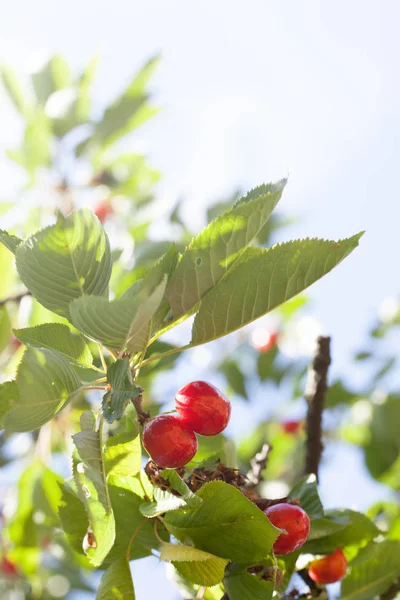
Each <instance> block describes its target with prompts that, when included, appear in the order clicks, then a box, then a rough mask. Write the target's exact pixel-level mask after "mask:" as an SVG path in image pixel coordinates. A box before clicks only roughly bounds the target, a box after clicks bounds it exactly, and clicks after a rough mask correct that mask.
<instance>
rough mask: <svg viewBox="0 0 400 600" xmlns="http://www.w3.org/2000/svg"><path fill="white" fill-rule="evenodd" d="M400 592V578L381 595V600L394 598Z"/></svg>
mask: <svg viewBox="0 0 400 600" xmlns="http://www.w3.org/2000/svg"><path fill="white" fill-rule="evenodd" d="M399 592H400V580H399V581H397V582H396V583H394V584H393V585H392V586H391V587H390V588H389V589H388V591H387V592H385V593H384V594H382V596H379V598H380V600H393V599H394V598H396V597H397V594H398V593H399Z"/></svg>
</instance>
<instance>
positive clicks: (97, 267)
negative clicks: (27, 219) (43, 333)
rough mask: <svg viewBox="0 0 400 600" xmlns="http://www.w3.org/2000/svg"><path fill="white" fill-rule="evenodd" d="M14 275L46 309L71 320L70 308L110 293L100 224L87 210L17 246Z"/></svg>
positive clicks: (108, 255) (106, 245)
mask: <svg viewBox="0 0 400 600" xmlns="http://www.w3.org/2000/svg"><path fill="white" fill-rule="evenodd" d="M16 263H17V269H18V273H19V275H20V277H21V279H22V281H23V282H24V283H25V285H26V286H27V288H28V289H29V290H30V291H31V292H32V295H33V296H35V298H37V300H38V301H39V302H40V303H41V304H43V306H45V307H46V308H48V309H50V310H52V311H53V312H55V313H56V314H58V315H61V316H63V317H68V316H69V305H70V302H71V301H72V300H74V299H76V298H79V297H81V296H86V295H89V294H92V295H95V296H97V295H98V296H103V295H106V294H107V293H108V282H109V280H110V276H111V252H110V245H109V241H108V238H107V236H106V233H105V231H104V229H103V228H102V226H101V224H100V222H99V220H98V219H97V218H96V217H95V216H94V215H93V214H92V213H91V212H90V211H89V210H87V209H83V210H80V211H77V212H73V213H71V214H70V215H68V216H67V217H64V216H62V215H59V217H58V220H57V223H56V224H55V225H51V226H50V227H46V228H45V229H42V230H41V231H39V232H38V233H36V234H34V235H33V236H31V237H30V238H28V239H27V240H26V241H25V242H23V243H22V244H20V245H19V246H18V249H17V252H16Z"/></svg>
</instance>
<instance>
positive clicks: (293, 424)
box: [282, 421, 301, 435]
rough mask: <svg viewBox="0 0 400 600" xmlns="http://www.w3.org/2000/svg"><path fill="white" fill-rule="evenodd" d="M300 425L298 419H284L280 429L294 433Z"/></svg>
mask: <svg viewBox="0 0 400 600" xmlns="http://www.w3.org/2000/svg"><path fill="white" fill-rule="evenodd" d="M300 427H301V422H300V421H285V422H284V423H282V429H283V431H284V432H285V433H289V434H291V435H296V433H298V431H299V429H300Z"/></svg>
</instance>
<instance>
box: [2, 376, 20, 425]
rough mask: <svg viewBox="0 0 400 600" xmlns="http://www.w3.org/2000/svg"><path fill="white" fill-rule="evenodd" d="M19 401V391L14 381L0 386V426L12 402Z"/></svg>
mask: <svg viewBox="0 0 400 600" xmlns="http://www.w3.org/2000/svg"><path fill="white" fill-rule="evenodd" d="M18 400H19V389H18V385H17V382H16V381H5V382H4V383H1V384H0V425H1V428H2V427H3V424H2V419H3V417H4V415H5V414H7V413H8V411H9V410H10V408H11V406H12V405H13V404H14V402H16V401H18Z"/></svg>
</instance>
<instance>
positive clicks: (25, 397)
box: [3, 348, 81, 431]
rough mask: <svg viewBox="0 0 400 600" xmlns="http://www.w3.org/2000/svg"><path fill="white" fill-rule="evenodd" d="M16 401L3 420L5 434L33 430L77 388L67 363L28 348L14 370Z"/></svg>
mask: <svg viewBox="0 0 400 600" xmlns="http://www.w3.org/2000/svg"><path fill="white" fill-rule="evenodd" d="M16 383H17V386H18V389H19V398H18V399H15V402H14V403H13V404H12V407H11V409H10V410H9V411H8V412H7V413H6V414H5V415H4V417H3V426H4V428H5V429H8V430H9V431H33V430H34V429H38V428H39V427H41V426H42V425H44V424H45V423H47V421H50V419H52V418H53V417H54V416H55V415H56V414H57V413H58V412H59V411H60V410H61V409H62V408H63V407H64V406H65V405H66V404H67V402H68V400H69V399H70V397H71V395H72V394H73V392H75V391H76V390H77V389H78V388H79V387H80V385H81V382H80V380H79V378H78V376H77V375H76V374H75V372H74V370H73V369H72V367H71V365H70V364H69V363H68V361H67V360H66V359H65V358H64V357H63V356H61V355H60V354H59V353H57V352H53V351H52V350H37V349H35V348H28V349H27V350H26V352H25V354H24V356H23V358H22V361H21V363H20V365H19V367H18V373H17V378H16Z"/></svg>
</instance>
